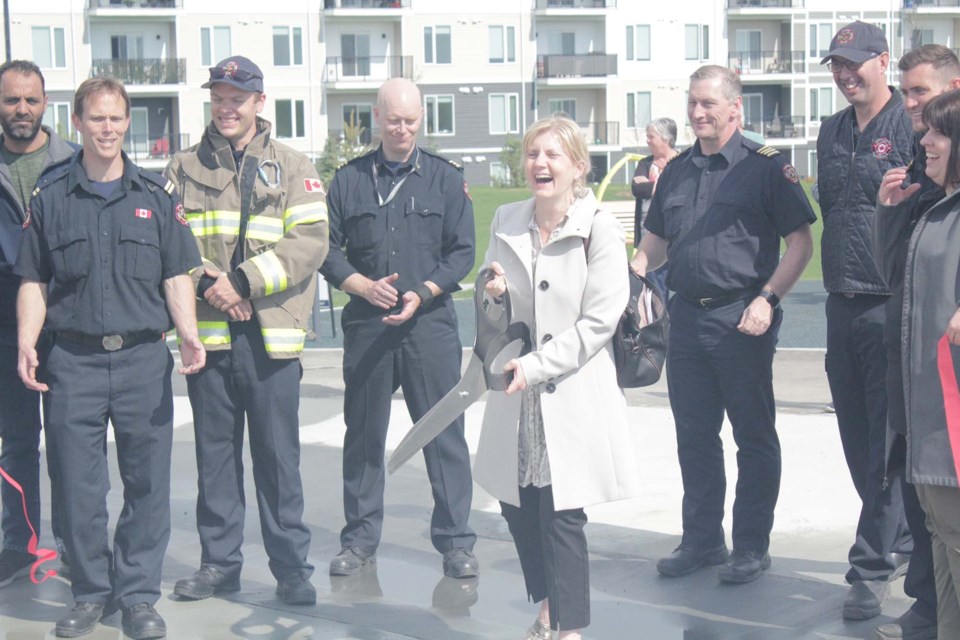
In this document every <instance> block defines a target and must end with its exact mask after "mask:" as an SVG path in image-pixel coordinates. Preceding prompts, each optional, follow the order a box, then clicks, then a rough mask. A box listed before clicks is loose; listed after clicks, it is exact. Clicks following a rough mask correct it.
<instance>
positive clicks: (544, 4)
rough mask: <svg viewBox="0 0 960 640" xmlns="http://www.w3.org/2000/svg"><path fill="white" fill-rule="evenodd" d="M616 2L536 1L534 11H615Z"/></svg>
mask: <svg viewBox="0 0 960 640" xmlns="http://www.w3.org/2000/svg"><path fill="white" fill-rule="evenodd" d="M616 8H617V0H537V5H536V10H537V11H541V10H547V9H616Z"/></svg>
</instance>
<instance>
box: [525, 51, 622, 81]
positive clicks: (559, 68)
mask: <svg viewBox="0 0 960 640" xmlns="http://www.w3.org/2000/svg"><path fill="white" fill-rule="evenodd" d="M615 75H617V56H616V55H612V54H607V53H584V54H581V55H573V56H566V55H538V56H537V77H538V78H594V77H597V78H602V77H605V76H615Z"/></svg>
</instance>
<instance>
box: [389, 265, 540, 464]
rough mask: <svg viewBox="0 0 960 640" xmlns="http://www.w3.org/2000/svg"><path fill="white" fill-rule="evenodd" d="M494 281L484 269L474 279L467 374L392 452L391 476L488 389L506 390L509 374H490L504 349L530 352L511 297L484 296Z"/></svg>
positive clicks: (521, 353) (527, 333)
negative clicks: (512, 347)
mask: <svg viewBox="0 0 960 640" xmlns="http://www.w3.org/2000/svg"><path fill="white" fill-rule="evenodd" d="M493 278H494V273H493V271H491V270H490V269H483V270H481V271H480V273H479V274H478V275H477V282H476V285H475V287H474V292H473V303H474V307H475V312H476V315H477V338H476V340H475V342H474V344H473V355H471V356H470V362H468V363H467V369H466V371H464V373H463V376H462V377H461V378H460V382H459V383H458V384H457V386H455V387H454V388H453V389H451V390H450V391H449V392H448V393H447V395H445V396H443V398H442V399H441V400H440V402H438V403H437V404H436V405H434V406H433V408H432V409H430V411H428V412H427V413H425V414H424V415H423V417H422V418H420V420H418V421H417V424H415V425H413V428H411V429H410V431H409V432H408V433H407V435H406V436H404V438H403V440H402V441H401V442H400V444H399V445H397V448H396V449H394V451H393V454H392V455H391V456H390V459H389V460H388V461H387V470H388V471H389V472H390V473H393V472H394V471H396V470H397V469H399V468H400V467H401V466H402V465H403V463H405V462H406V461H407V460H409V459H410V458H412V457H413V455H414V454H415V453H417V452H418V451H420V450H421V449H423V448H424V447H425V446H426V445H427V444H429V443H430V442H431V441H432V440H433V439H434V438H436V437H437V436H438V435H439V434H440V432H441V431H443V430H444V429H446V428H447V427H448V426H449V425H450V423H451V422H453V421H454V420H456V419H457V418H458V417H459V416H460V415H461V414H462V413H463V412H464V411H466V410H467V407H469V406H470V405H471V404H473V403H474V402H476V401H477V400H478V399H479V398H480V396H482V395H483V394H484V393H486V392H487V390H488V389H493V390H495V391H503V390H505V389H506V388H507V386H509V384H510V380H511V379H512V377H513V373H512V372H511V373H494V371H493V367H494V365H495V363H496V364H497V365H498V366H499V367H500V368H502V367H503V363H502V358H501V357H500V356H501V354H502V352H503V351H504V350H506V349H507V347H509V346H510V345H511V344H513V343H515V342H516V341H518V340H519V341H520V343H521V348H520V351H519V354H518V355H523V354H526V353H529V352H530V329H528V328H527V325H525V324H523V323H522V322H512V307H511V305H510V293H509V292H504V294H503V296H502V297H501V298H492V297H491V296H489V295H486V294H485V291H484V289H485V287H486V284H487V283H488V282H490V281H491V280H492V279H493Z"/></svg>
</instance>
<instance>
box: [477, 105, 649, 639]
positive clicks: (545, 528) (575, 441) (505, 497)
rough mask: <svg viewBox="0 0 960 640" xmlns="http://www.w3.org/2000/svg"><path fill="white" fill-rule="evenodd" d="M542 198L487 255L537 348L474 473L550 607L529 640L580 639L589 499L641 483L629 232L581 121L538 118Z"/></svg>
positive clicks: (501, 212) (518, 373) (512, 212)
mask: <svg viewBox="0 0 960 640" xmlns="http://www.w3.org/2000/svg"><path fill="white" fill-rule="evenodd" d="M523 148H524V154H525V160H524V171H525V174H526V178H527V184H528V185H529V186H530V190H531V191H532V192H533V198H531V199H529V200H525V201H523V202H517V203H513V204H508V205H504V206H502V207H500V208H499V209H498V210H497V212H496V215H495V216H494V219H493V224H492V228H491V233H490V246H489V249H488V250H487V254H486V257H485V259H484V264H486V265H488V266H489V267H490V268H491V269H492V270H493V272H494V274H495V277H494V278H493V279H492V280H491V281H490V282H489V283H488V285H487V293H488V294H489V295H492V296H500V295H503V292H504V291H505V290H508V291H509V293H510V300H511V302H512V305H513V320H514V321H520V322H524V323H525V324H526V325H527V326H528V327H529V328H530V333H531V338H532V341H533V345H534V346H533V350H532V351H531V352H530V353H528V354H526V355H524V356H522V357H520V358H516V359H512V360H510V361H509V362H507V363H506V364H505V366H504V370H505V371H512V372H513V379H512V382H511V383H510V385H509V387H508V388H507V389H506V391H504V392H496V391H491V392H490V394H489V396H488V399H487V406H486V412H485V414H484V418H483V431H482V434H481V437H480V445H479V448H478V451H477V458H476V468H475V472H474V479H475V480H476V481H477V482H478V483H479V484H480V486H482V487H483V488H484V489H485V490H486V491H488V492H489V493H490V494H492V495H493V496H494V497H496V498H497V499H498V500H500V504H501V509H502V512H503V516H504V518H505V519H506V520H507V525H508V526H509V528H510V533H511V535H512V536H513V539H514V542H515V543H516V547H517V553H518V555H519V556H520V566H521V568H522V570H523V576H524V581H525V582H526V587H527V593H528V596H529V597H530V598H531V599H532V600H533V601H534V602H540V603H541V607H540V612H539V615H538V616H537V620H536V621H535V622H534V624H533V626H532V627H531V628H530V629H529V630H528V631H527V633H526V635H525V636H524V640H547V639H549V638H552V637H553V635H552V630H558V631H559V636H560V638H561V639H563V640H568V639H569V640H574V639H577V638H580V629H582V628H583V627H585V626H587V625H588V624H589V622H590V594H589V591H590V586H589V571H588V563H587V543H586V538H585V537H584V533H583V527H584V525H585V524H586V522H587V517H586V514H585V513H584V511H583V508H584V507H586V506H588V505H592V504H598V503H602V502H610V501H613V500H620V499H623V498H628V497H631V496H633V495H635V494H636V492H637V485H638V481H637V476H636V466H635V464H634V460H633V456H632V451H633V445H632V442H631V439H630V437H629V433H628V426H627V418H626V402H625V400H624V396H623V392H622V391H621V390H620V388H619V387H618V386H617V381H616V371H615V367H614V359H613V346H612V344H611V342H610V338H611V337H612V336H613V333H614V331H615V330H616V326H617V322H618V320H619V319H620V316H621V314H622V313H623V310H624V308H625V307H626V304H627V298H628V296H629V283H628V276H627V255H626V247H625V242H624V238H625V236H624V232H623V229H622V228H621V226H620V224H619V223H618V222H617V220H616V219H615V218H614V217H613V215H611V214H610V213H609V212H606V211H602V210H598V204H597V200H596V198H595V197H594V195H593V193H592V192H591V191H590V190H589V189H588V188H586V186H585V176H586V174H587V172H588V170H589V155H588V153H587V146H586V143H585V141H584V139H583V135H582V134H581V132H580V128H579V127H578V126H577V124H576V123H574V122H573V121H572V120H570V119H569V118H566V117H562V116H550V117H547V118H544V119H542V120H539V121H538V122H536V123H535V124H534V125H533V126H532V127H530V129H529V130H528V131H527V133H526V135H525V136H524V139H523Z"/></svg>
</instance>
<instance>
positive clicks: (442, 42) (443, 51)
mask: <svg viewBox="0 0 960 640" xmlns="http://www.w3.org/2000/svg"><path fill="white" fill-rule="evenodd" d="M452 50H453V47H452V43H451V40H450V27H424V28H423V61H424V62H426V63H427V64H450V63H451V61H452V59H453V58H452V53H451V51H452Z"/></svg>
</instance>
